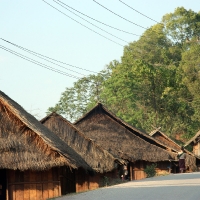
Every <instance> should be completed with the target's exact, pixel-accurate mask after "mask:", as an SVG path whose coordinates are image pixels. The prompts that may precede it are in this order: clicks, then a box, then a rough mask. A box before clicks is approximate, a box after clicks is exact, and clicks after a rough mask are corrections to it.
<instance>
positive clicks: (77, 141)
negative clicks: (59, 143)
mask: <svg viewBox="0 0 200 200" xmlns="http://www.w3.org/2000/svg"><path fill="white" fill-rule="evenodd" d="M41 123H42V124H43V125H45V126H46V127H47V128H49V129H50V130H51V131H52V132H54V133H55V134H56V135H57V136H59V137H60V138H61V139H62V140H63V141H64V142H65V143H66V144H67V145H68V146H70V147H71V148H72V149H74V150H75V151H76V152H77V153H78V154H79V155H81V157H83V159H84V160H85V161H86V162H87V163H88V165H89V166H91V168H92V169H94V170H95V171H96V172H100V173H104V172H108V171H111V170H113V169H114V168H115V166H116V163H115V161H116V162H119V160H118V159H116V158H114V157H113V155H111V154H110V153H109V152H108V151H106V150H104V149H102V148H101V147H100V146H98V145H97V144H96V143H95V142H93V141H92V140H91V139H89V138H87V137H86V136H85V135H84V134H83V133H82V132H81V131H80V130H79V129H78V128H77V127H75V126H74V125H73V124H72V123H70V122H69V121H68V120H66V119H65V118H63V117H62V116H61V115H58V114H57V113H55V112H54V113H51V114H50V115H48V116H46V117H45V118H43V119H42V120H41Z"/></svg>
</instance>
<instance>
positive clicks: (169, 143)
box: [149, 128, 196, 171]
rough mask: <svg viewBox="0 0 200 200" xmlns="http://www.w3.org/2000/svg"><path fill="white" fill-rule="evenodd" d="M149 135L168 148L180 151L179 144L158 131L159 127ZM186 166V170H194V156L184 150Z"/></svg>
mask: <svg viewBox="0 0 200 200" xmlns="http://www.w3.org/2000/svg"><path fill="white" fill-rule="evenodd" d="M149 135H150V136H151V137H153V138H155V139H156V140H158V141H159V142H161V143H163V144H164V145H166V146H168V147H169V149H171V150H174V151H176V152H177V153H178V152H179V151H181V146H180V145H179V144H177V143H176V142H175V141H174V140H172V139H171V138H170V137H168V136H167V135H166V134H164V133H163V132H161V131H160V128H157V129H155V130H153V131H152V132H151V133H150V134H149ZM185 152H186V166H187V167H189V169H188V170H191V171H195V170H196V156H195V155H194V154H193V153H191V152H190V151H188V150H186V149H185Z"/></svg>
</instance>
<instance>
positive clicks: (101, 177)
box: [76, 169, 119, 192]
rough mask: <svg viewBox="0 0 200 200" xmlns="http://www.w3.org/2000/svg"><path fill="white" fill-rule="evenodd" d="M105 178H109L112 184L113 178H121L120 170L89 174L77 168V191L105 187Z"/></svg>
mask: <svg viewBox="0 0 200 200" xmlns="http://www.w3.org/2000/svg"><path fill="white" fill-rule="evenodd" d="M105 178H107V179H108V184H110V183H111V182H112V180H115V179H117V178H118V179H119V173H118V170H117V169H116V170H113V171H112V172H107V173H103V174H100V173H95V174H89V173H86V172H85V171H84V170H83V169H78V170H76V192H84V191H88V190H94V189H97V188H99V187H103V186H105V185H106V183H105Z"/></svg>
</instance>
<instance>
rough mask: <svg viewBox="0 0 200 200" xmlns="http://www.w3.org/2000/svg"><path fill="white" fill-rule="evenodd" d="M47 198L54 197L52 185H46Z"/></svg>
mask: <svg viewBox="0 0 200 200" xmlns="http://www.w3.org/2000/svg"><path fill="white" fill-rule="evenodd" d="M48 191H49V198H52V197H54V188H53V183H48Z"/></svg>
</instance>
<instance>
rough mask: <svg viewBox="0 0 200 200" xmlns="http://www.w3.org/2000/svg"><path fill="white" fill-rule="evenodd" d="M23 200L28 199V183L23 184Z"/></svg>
mask: <svg viewBox="0 0 200 200" xmlns="http://www.w3.org/2000/svg"><path fill="white" fill-rule="evenodd" d="M24 200H30V184H24Z"/></svg>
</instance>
